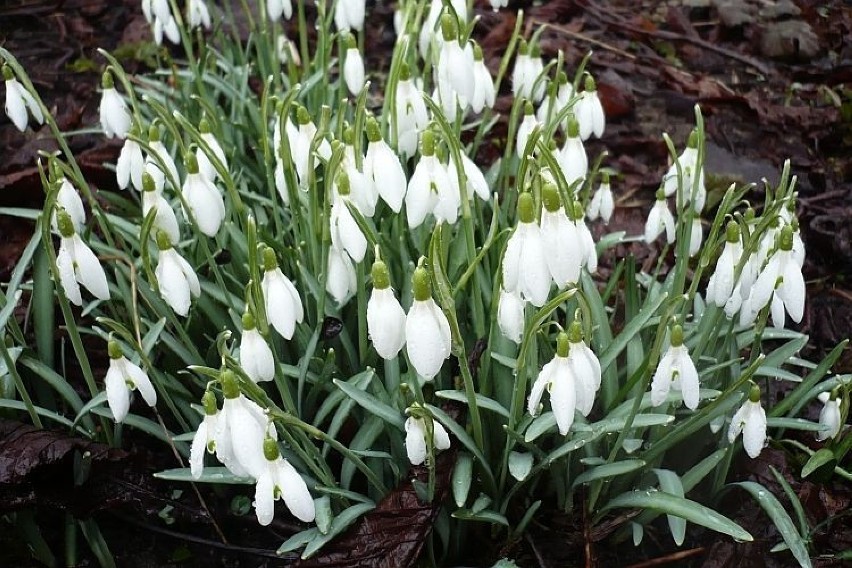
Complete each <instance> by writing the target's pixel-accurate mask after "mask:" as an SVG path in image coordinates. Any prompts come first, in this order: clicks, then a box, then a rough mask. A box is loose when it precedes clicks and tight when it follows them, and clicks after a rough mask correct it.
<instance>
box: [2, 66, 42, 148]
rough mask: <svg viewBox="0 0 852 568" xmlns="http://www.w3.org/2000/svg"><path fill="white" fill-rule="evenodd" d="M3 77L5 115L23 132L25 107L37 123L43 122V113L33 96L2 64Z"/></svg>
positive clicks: (25, 127)
mask: <svg viewBox="0 0 852 568" xmlns="http://www.w3.org/2000/svg"><path fill="white" fill-rule="evenodd" d="M3 78H4V79H5V80H6V106H5V109H6V116H8V117H9V120H11V121H12V123H13V124H14V125H15V127H16V128H17V129H18V130H20V131H21V132H23V131H24V130H26V129H27V108H29V109H30V112H31V113H32V115H33V118H35V119H36V122H38V123H39V124H41V123H43V122H44V115H43V114H42V113H41V107H40V106H38V103H37V102H36V100H35V97H33V96H32V94H31V93H30V92H29V91H28V90H26V89H25V88H24V87H23V86H22V85H21V84H20V83H19V82H18V80H17V79H16V78H15V75H14V74H13V73H12V69H11V68H9V66H8V65H4V66H3Z"/></svg>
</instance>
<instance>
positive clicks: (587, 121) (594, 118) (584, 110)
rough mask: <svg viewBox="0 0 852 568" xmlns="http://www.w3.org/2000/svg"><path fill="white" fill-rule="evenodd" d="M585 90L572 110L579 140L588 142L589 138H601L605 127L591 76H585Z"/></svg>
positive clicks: (601, 109) (604, 120) (602, 111)
mask: <svg viewBox="0 0 852 568" xmlns="http://www.w3.org/2000/svg"><path fill="white" fill-rule="evenodd" d="M585 86H586V90H585V91H583V92H582V93H581V94H580V100H579V101H577V105H576V107H575V110H574V114H576V115H577V122H579V123H580V138H582V139H583V140H588V139H589V136H591V135H592V134H594V135H595V138H600V137H601V136H603V132H604V128H605V127H606V117H605V116H604V110H603V105H601V99H600V97H598V91H597V86H596V85H595V80H594V79H593V78H592V76H591V75H586V85H585Z"/></svg>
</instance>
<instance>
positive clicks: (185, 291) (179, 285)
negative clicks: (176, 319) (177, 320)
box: [154, 231, 201, 317]
mask: <svg viewBox="0 0 852 568" xmlns="http://www.w3.org/2000/svg"><path fill="white" fill-rule="evenodd" d="M157 248H159V249H160V258H159V260H158V261H157V268H156V269H155V270H154V274H155V276H156V277H157V286H158V288H159V289H160V296H162V297H163V299H164V300H165V301H166V303H167V304H168V305H169V306H170V307H171V308H172V309H173V310H174V312H175V313H176V314H177V315H179V316H184V317H186V315H187V314H188V313H189V304H190V301H191V298H192V297H195V298H197V297H198V296H200V295H201V286H200V284H199V283H198V276H197V275H196V274H195V270H193V269H192V266H190V264H189V263H188V262H187V261H186V260H185V259H184V258H183V257H182V256H181V255H179V254H178V253H177V251H176V250H175V249H174V248H172V243H171V241H170V240H169V237H168V235H167V234H166V233H165V232H163V231H158V232H157Z"/></svg>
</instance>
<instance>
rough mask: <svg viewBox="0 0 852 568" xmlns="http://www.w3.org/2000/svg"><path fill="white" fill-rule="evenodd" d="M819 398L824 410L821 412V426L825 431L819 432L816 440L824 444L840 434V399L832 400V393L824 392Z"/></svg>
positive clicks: (834, 398)
mask: <svg viewBox="0 0 852 568" xmlns="http://www.w3.org/2000/svg"><path fill="white" fill-rule="evenodd" d="M818 398H819V400H820V402H822V404H823V407H822V410H820V411H819V424H820V426H822V427H823V428H825V430H822V431H821V432H818V433H817V437H816V439H817V440H818V441H820V442H822V441H823V440H828V439H829V438H834V437H835V436H837V434H839V433H840V427H841V423H840V418H841V417H840V397H839V396H834V397H833V398H832V394H831V393H827V392H822V393H820V394H819V396H818Z"/></svg>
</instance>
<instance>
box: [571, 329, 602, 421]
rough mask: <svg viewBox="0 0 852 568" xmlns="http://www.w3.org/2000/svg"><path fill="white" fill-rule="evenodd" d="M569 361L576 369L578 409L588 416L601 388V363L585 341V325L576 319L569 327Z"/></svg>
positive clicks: (576, 403)
mask: <svg viewBox="0 0 852 568" xmlns="http://www.w3.org/2000/svg"><path fill="white" fill-rule="evenodd" d="M568 343H569V344H570V349H569V351H568V361H569V363H570V364H571V368H572V369H573V371H574V377H575V381H574V387H575V389H576V392H577V398H576V402H575V405H576V409H577V410H579V411H580V414H582V415H583V416H588V415H589V413H590V412H591V411H592V407H593V406H594V405H595V394H596V393H597V392H598V391H599V390H600V388H601V363H600V361H599V360H598V356H597V355H595V352H594V351H592V350H591V348H589V346H588V345H587V344H586V342H585V341H583V326H582V324H581V323H580V322H579V321H577V320H574V321H573V322H571V326H570V327H569V328H568Z"/></svg>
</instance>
